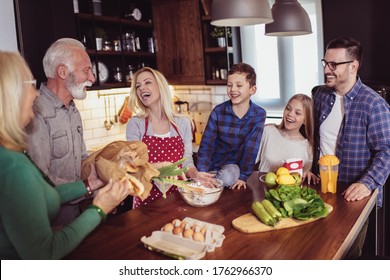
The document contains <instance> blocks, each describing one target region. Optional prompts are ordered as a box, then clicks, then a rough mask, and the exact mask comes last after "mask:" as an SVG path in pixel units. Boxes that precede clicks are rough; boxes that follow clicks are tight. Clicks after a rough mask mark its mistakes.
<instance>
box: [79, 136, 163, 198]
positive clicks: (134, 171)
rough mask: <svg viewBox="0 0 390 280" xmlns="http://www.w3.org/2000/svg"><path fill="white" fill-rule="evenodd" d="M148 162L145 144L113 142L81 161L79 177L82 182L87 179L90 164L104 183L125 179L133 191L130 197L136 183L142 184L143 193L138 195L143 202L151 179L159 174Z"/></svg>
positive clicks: (135, 188) (150, 187)
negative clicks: (94, 167)
mask: <svg viewBox="0 0 390 280" xmlns="http://www.w3.org/2000/svg"><path fill="white" fill-rule="evenodd" d="M148 160H149V157H148V148H147V146H146V144H145V143H143V142H141V141H115V142H112V143H110V144H108V145H106V146H105V147H104V148H102V149H100V150H98V151H96V152H94V153H92V154H91V155H90V156H89V157H88V158H86V159H85V160H84V161H83V164H82V171H81V177H82V179H83V180H84V179H87V178H88V176H89V174H90V172H91V163H92V164H95V166H96V171H97V173H98V175H99V177H100V179H102V180H103V182H105V183H107V182H108V181H109V180H110V179H113V180H121V179H123V178H124V177H126V178H127V179H128V180H129V182H130V183H131V184H132V185H133V187H134V190H135V192H134V193H131V195H136V193H137V189H138V187H139V186H137V185H138V181H139V182H140V183H142V185H143V186H144V191H143V192H142V193H140V194H138V195H139V197H140V198H141V199H142V200H144V199H145V198H147V197H148V195H149V193H150V191H151V189H152V186H153V185H152V183H151V180H152V178H153V177H157V176H158V175H159V174H160V172H159V171H158V170H156V169H155V168H153V166H152V165H151V164H150V163H149V162H148ZM134 178H135V179H134Z"/></svg>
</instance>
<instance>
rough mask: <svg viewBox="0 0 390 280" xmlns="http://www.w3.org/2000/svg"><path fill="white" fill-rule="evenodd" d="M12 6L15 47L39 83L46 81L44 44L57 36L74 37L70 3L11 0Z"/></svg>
mask: <svg viewBox="0 0 390 280" xmlns="http://www.w3.org/2000/svg"><path fill="white" fill-rule="evenodd" d="M14 5H15V21H16V30H17V39H18V50H19V51H20V53H21V54H22V55H23V57H24V58H25V59H26V61H27V63H28V65H29V67H30V68H31V71H32V73H33V75H34V77H35V78H36V79H37V84H38V86H39V85H40V84H41V83H42V82H46V75H45V73H44V71H43V65H42V59H43V56H44V55H45V53H46V50H47V49H48V47H49V46H50V45H51V44H52V43H53V42H54V41H55V40H57V39H59V38H62V37H72V38H75V36H76V25H75V21H74V17H73V3H72V1H69V0H56V1H51V0H35V1H31V0H14ZM0 37H1V35H0Z"/></svg>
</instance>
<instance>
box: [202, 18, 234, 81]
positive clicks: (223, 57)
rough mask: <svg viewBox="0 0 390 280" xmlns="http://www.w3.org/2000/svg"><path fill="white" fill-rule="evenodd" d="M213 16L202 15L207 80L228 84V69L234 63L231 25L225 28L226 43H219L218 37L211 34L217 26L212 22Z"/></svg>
mask: <svg viewBox="0 0 390 280" xmlns="http://www.w3.org/2000/svg"><path fill="white" fill-rule="evenodd" d="M210 22H211V16H210V15H208V16H202V34H203V46H204V67H205V81H206V84H207V85H226V80H227V71H228V70H229V69H230V67H231V66H232V64H233V40H232V36H229V35H228V34H232V30H231V27H221V28H224V29H225V32H224V33H225V35H224V37H222V38H224V42H225V45H224V46H223V45H219V44H218V40H217V39H218V38H213V37H212V36H211V35H210V34H211V32H212V31H213V29H214V28H215V26H213V25H211V24H210Z"/></svg>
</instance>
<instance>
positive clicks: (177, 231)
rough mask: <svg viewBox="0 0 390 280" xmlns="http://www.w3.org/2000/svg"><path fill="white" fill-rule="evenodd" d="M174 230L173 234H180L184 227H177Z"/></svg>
mask: <svg viewBox="0 0 390 280" xmlns="http://www.w3.org/2000/svg"><path fill="white" fill-rule="evenodd" d="M172 232H173V234H176V235H177V234H180V233H182V232H183V228H182V227H175V228H174V229H173V231H172Z"/></svg>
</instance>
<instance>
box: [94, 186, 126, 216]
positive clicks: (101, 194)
mask: <svg viewBox="0 0 390 280" xmlns="http://www.w3.org/2000/svg"><path fill="white" fill-rule="evenodd" d="M129 192H130V182H129V180H123V182H120V181H118V180H117V181H115V182H113V181H112V180H110V181H109V182H108V184H107V185H105V186H104V187H103V188H101V189H99V191H98V192H97V194H96V196H95V198H94V199H93V201H92V204H94V205H96V206H98V207H100V208H101V209H102V210H103V211H104V212H105V213H106V214H108V213H110V212H111V211H112V210H113V209H114V208H115V207H116V206H117V205H119V204H120V203H121V202H122V201H123V200H124V199H125V198H126V197H127V196H128V195H129Z"/></svg>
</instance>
